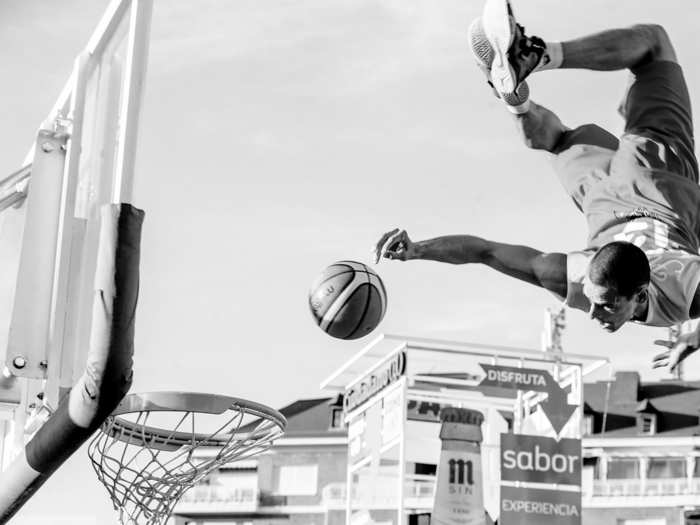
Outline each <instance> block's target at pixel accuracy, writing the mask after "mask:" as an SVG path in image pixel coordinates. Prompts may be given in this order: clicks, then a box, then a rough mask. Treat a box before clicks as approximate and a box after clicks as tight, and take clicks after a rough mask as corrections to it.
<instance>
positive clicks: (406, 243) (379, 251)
mask: <svg viewBox="0 0 700 525" xmlns="http://www.w3.org/2000/svg"><path fill="white" fill-rule="evenodd" d="M373 252H374V264H377V263H378V262H379V261H380V260H381V259H382V258H384V259H395V260H399V261H405V260H407V259H411V258H413V257H415V254H416V248H415V245H414V244H413V242H412V241H411V239H410V238H409V236H408V233H406V230H400V229H398V228H395V229H393V230H391V231H390V232H386V233H385V234H384V235H382V236H381V238H380V239H379V241H378V242H377V244H376V245H375V246H374V249H373Z"/></svg>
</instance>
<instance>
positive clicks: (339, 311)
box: [309, 261, 386, 339]
mask: <svg viewBox="0 0 700 525" xmlns="http://www.w3.org/2000/svg"><path fill="white" fill-rule="evenodd" d="M309 308H310V309H311V314H312V315H313V316H314V319H315V320H316V324H318V326H320V327H321V330H323V331H324V332H326V333H327V334H328V335H331V336H333V337H337V338H338V339H358V338H360V337H363V336H365V335H367V334H369V333H370V332H371V331H372V330H374V329H375V328H376V327H377V325H378V324H379V323H380V322H381V320H382V318H383V317H384V313H385V312H386V290H385V288H384V283H382V280H381V279H380V278H379V276H378V275H377V274H376V273H375V272H374V270H372V269H371V268H370V267H369V266H367V265H366V264H363V263H360V262H355V261H339V262H337V263H334V264H331V265H330V266H329V267H328V268H326V269H325V270H323V271H322V272H321V274H320V275H319V276H318V277H317V278H316V279H315V280H314V282H313V284H312V285H311V290H310V291H309Z"/></svg>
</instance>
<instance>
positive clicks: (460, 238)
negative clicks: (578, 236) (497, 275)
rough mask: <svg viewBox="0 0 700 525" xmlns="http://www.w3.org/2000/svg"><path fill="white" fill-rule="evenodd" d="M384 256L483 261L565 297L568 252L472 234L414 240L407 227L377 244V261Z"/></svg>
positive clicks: (507, 273) (383, 236) (375, 249)
mask: <svg viewBox="0 0 700 525" xmlns="http://www.w3.org/2000/svg"><path fill="white" fill-rule="evenodd" d="M382 258H385V259H392V260H400V261H407V260H412V259H424V260H430V261H438V262H444V263H450V264H468V263H481V264H486V265H487V266H490V267H491V268H493V269H494V270H498V271H499V272H501V273H504V274H506V275H509V276H511V277H515V278H516V279H519V280H521V281H525V282H528V283H530V284H534V285H535V286H540V287H542V288H545V289H546V290H549V291H550V292H552V293H553V294H554V295H556V296H557V297H558V298H560V299H562V300H563V299H564V298H565V297H566V286H567V284H566V283H567V281H566V255H565V254H563V253H543V252H541V251H539V250H535V249H534V248H530V247H528V246H518V245H512V244H504V243H498V242H493V241H488V240H486V239H482V238H480V237H474V236H472V235H446V236H443V237H436V238H434V239H427V240H424V241H419V242H413V241H411V239H410V237H409V236H408V233H406V230H400V229H394V230H391V231H389V232H387V233H385V234H384V235H382V237H381V238H380V239H379V241H378V242H377V244H376V245H375V247H374V260H375V263H377V262H379V261H380V260H381V259H382Z"/></svg>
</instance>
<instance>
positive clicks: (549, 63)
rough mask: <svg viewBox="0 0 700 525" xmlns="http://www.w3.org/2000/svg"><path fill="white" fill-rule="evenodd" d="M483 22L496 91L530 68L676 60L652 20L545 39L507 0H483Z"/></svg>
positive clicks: (512, 85)
mask: <svg viewBox="0 0 700 525" xmlns="http://www.w3.org/2000/svg"><path fill="white" fill-rule="evenodd" d="M483 25H484V31H485V33H486V35H487V37H488V39H489V41H490V43H491V44H492V46H493V48H494V51H495V60H494V61H493V65H492V68H491V77H492V81H493V83H494V86H495V89H496V90H497V91H498V92H500V93H512V92H513V91H515V90H516V89H517V87H518V85H519V84H520V83H522V82H523V81H524V80H525V79H526V78H527V77H528V76H529V75H530V74H531V73H533V72H536V71H542V70H546V69H557V68H565V69H591V70H596V71H614V70H620V69H631V70H634V69H635V68H637V67H640V66H643V65H644V64H646V63H649V62H652V61H655V60H659V61H672V62H675V61H676V55H675V52H674V50H673V46H672V45H671V41H670V39H669V38H668V35H667V34H666V32H665V31H664V29H663V28H662V27H661V26H659V25H654V24H644V25H636V26H633V27H630V28H625V29H611V30H607V31H602V32H600V33H595V34H593V35H588V36H585V37H582V38H577V39H574V40H569V41H566V42H545V41H544V40H543V39H541V38H539V37H537V36H528V35H526V34H525V28H524V27H523V26H521V25H519V24H518V23H517V22H516V20H515V16H514V15H513V10H512V8H511V6H510V2H509V1H508V0H487V2H486V4H485V6H484V16H483Z"/></svg>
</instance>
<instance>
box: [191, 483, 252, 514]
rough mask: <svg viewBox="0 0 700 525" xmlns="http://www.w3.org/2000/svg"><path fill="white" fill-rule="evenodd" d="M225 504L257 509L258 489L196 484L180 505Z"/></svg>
mask: <svg viewBox="0 0 700 525" xmlns="http://www.w3.org/2000/svg"><path fill="white" fill-rule="evenodd" d="M211 504H219V505H221V504H223V505H225V506H226V507H227V508H229V507H230V508H236V507H241V508H245V509H255V508H256V507H257V505H258V491H257V490H256V489H253V488H231V487H226V486H224V485H196V486H195V487H193V488H191V489H190V490H188V491H187V492H185V494H184V495H183V496H182V498H181V499H180V502H179V504H178V505H187V506H190V505H211Z"/></svg>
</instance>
